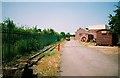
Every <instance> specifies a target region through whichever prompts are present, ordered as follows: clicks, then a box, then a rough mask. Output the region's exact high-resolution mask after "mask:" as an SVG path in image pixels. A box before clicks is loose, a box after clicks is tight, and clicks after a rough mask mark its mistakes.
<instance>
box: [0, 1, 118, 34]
mask: <svg viewBox="0 0 120 78" xmlns="http://www.w3.org/2000/svg"><path fill="white" fill-rule="evenodd" d="M117 4H118V3H117V2H3V3H2V18H3V20H4V19H6V18H8V17H9V18H11V19H12V20H13V21H14V22H15V23H16V24H17V25H27V27H33V26H36V25H37V27H38V28H40V29H44V28H52V29H54V30H55V31H57V32H61V31H63V32H70V33H75V31H76V30H77V29H78V28H79V27H83V28H85V27H87V26H89V25H96V24H107V23H108V19H109V18H108V16H109V14H114V12H113V10H115V9H116V7H115V6H114V5H117Z"/></svg>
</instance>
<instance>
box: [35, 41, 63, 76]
mask: <svg viewBox="0 0 120 78" xmlns="http://www.w3.org/2000/svg"><path fill="white" fill-rule="evenodd" d="M64 43H65V41H63V42H62V43H61V47H62V46H63V44H64ZM43 54H45V57H44V58H42V60H40V61H39V62H38V63H37V65H36V66H34V73H38V76H59V75H60V73H59V72H60V55H61V53H59V52H58V48H57V47H56V48H55V49H54V50H53V51H47V52H45V53H43ZM43 54H42V55H43ZM40 56H41V55H40ZM35 59H37V58H35ZM35 59H34V60H35Z"/></svg>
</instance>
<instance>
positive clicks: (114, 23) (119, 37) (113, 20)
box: [108, 2, 120, 45]
mask: <svg viewBox="0 0 120 78" xmlns="http://www.w3.org/2000/svg"><path fill="white" fill-rule="evenodd" d="M116 8H117V9H116V10H115V11H114V13H115V15H111V14H110V15H109V18H110V19H109V23H108V24H109V25H110V30H111V31H112V34H113V44H114V45H116V44H120V2H118V5H116Z"/></svg>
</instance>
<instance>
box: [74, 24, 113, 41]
mask: <svg viewBox="0 0 120 78" xmlns="http://www.w3.org/2000/svg"><path fill="white" fill-rule="evenodd" d="M107 28H108V27H107V26H106V25H93V26H88V27H87V28H86V29H83V28H79V29H78V30H77V31H76V32H75V39H76V40H80V41H83V42H87V41H98V40H99V39H98V38H97V32H98V31H99V30H106V31H108V30H107ZM106 36H107V34H106ZM101 37H105V35H104V36H101ZM109 38H112V37H109ZM96 39H98V40H96Z"/></svg>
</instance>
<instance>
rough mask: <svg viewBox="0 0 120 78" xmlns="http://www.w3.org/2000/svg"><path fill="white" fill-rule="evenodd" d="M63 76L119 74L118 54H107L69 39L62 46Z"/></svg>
mask: <svg viewBox="0 0 120 78" xmlns="http://www.w3.org/2000/svg"><path fill="white" fill-rule="evenodd" d="M61 76H118V55H105V54H103V53H101V52H99V51H97V50H95V49H92V48H87V47H84V46H81V45H80V44H79V43H78V42H77V41H75V40H71V41H68V42H67V43H66V44H65V45H64V47H63V48H62V55H61Z"/></svg>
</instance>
